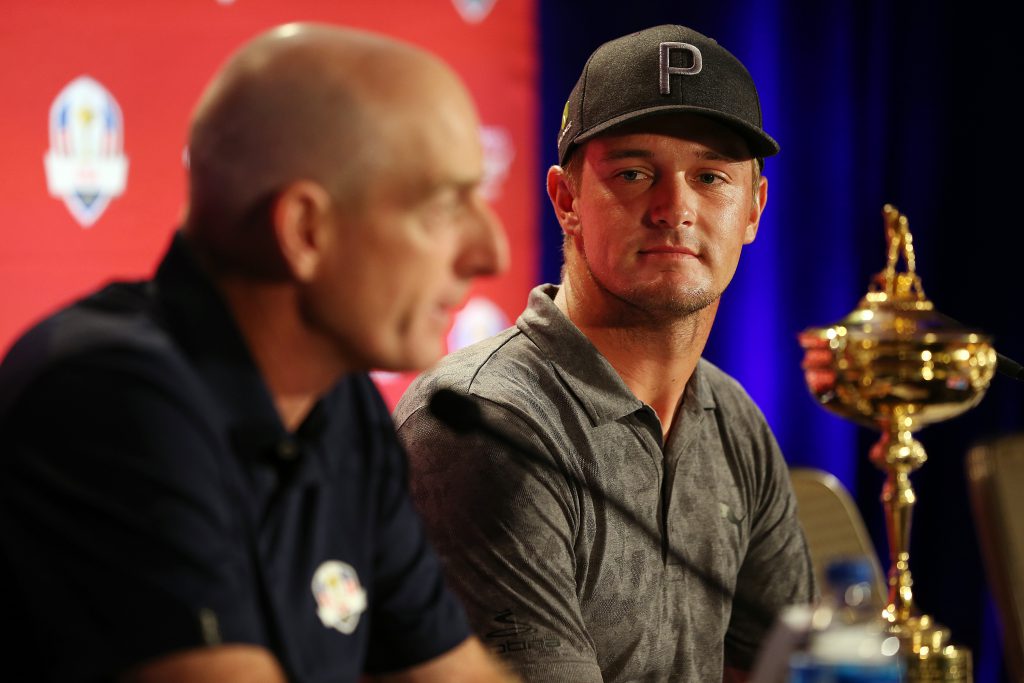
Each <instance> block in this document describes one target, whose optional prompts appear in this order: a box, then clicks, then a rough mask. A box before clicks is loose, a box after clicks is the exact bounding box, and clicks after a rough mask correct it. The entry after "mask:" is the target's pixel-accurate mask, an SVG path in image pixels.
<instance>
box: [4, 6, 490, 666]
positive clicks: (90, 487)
mask: <svg viewBox="0 0 1024 683" xmlns="http://www.w3.org/2000/svg"><path fill="white" fill-rule="evenodd" d="M189 153H190V197H189V200H190V201H189V208H188V212H187V216H186V219H185V221H184V225H183V227H182V229H181V230H179V231H178V232H177V233H176V234H175V236H174V238H173V240H172V243H171V245H170V248H169V249H168V251H167V253H166V255H165V256H164V258H163V261H162V262H161V264H160V266H159V268H158V270H157V272H156V274H155V277H154V278H153V279H152V280H150V281H146V282H136V283H116V284H113V285H111V286H108V287H106V288H104V289H103V290H101V291H99V292H97V293H95V294H93V295H92V296H89V297H87V298H85V299H83V300H81V301H79V302H77V303H75V304H73V305H72V306H70V307H68V308H66V309H64V310H62V311H60V312H58V313H57V314H56V315H54V316H52V317H50V318H49V319H47V320H45V321H44V322H42V323H41V324H39V325H38V326H36V327H35V328H34V329H32V330H31V331H29V332H28V333H27V334H26V335H25V336H24V337H23V338H22V339H21V340H19V341H18V342H17V343H16V345H15V346H14V347H13V349H12V350H11V352H10V354H9V355H8V356H7V358H6V359H5V361H4V363H3V365H2V366H0V442H2V443H3V450H2V456H0V598H2V604H0V610H2V614H3V615H4V620H5V622H6V623H7V624H8V626H9V627H13V628H14V629H15V630H16V631H17V635H16V637H15V638H14V639H13V640H12V639H8V640H6V641H5V642H4V645H5V648H4V649H6V650H7V652H5V653H4V654H3V658H2V665H0V666H3V667H4V673H3V674H2V677H3V678H4V679H5V680H6V679H10V680H32V681H46V680H53V681H94V680H122V681H142V682H150V681H186V680H187V681H217V682H219V683H221V682H224V681H241V680H244V681H284V680H292V681H310V682H312V681H355V680H358V679H359V677H360V676H361V675H362V673H363V672H367V673H369V674H372V675H375V676H379V677H380V679H381V680H388V681H459V680H470V679H471V680H497V679H499V678H502V677H503V674H502V673H501V672H500V671H498V670H497V668H496V667H495V665H494V664H493V663H492V661H491V660H490V658H489V656H488V655H487V654H486V653H485V652H484V650H483V648H482V647H481V646H480V644H479V643H478V641H476V640H475V639H473V638H471V637H469V631H468V628H467V626H466V622H465V617H464V615H463V613H462V610H461V607H460V606H459V605H458V604H457V603H456V601H455V600H454V599H453V598H452V596H451V595H450V594H449V592H448V591H447V589H446V588H445V586H444V584H443V581H442V578H441V574H440V570H439V567H438V563H437V560H436V559H435V557H434V555H433V554H432V552H431V550H430V548H429V547H428V545H427V543H426V541H425V540H424V536H423V532H422V529H421V526H420V523H419V520H418V518H417V517H416V515H415V513H414V511H413V509H412V507H411V505H410V503H409V500H408V498H407V494H406V478H405V476H406V475H405V472H406V463H405V459H404V454H403V453H402V451H401V449H400V447H399V446H398V445H397V441H396V439H395V436H394V431H393V428H392V425H391V421H390V417H389V415H388V412H387V410H386V408H385V406H384V404H383V402H382V401H381V399H380V396H379V394H378V393H377V391H376V390H375V389H374V387H373V385H372V384H371V382H370V380H369V378H368V377H367V375H366V371H367V370H368V369H369V368H383V369H389V370H406V369H417V368H423V367H425V366H427V365H428V364H430V363H432V362H433V361H435V360H436V359H437V358H438V357H439V356H440V355H441V354H442V351H443V348H444V347H443V333H444V330H445V328H446V326H447V324H448V322H449V318H450V316H451V314H452V311H453V310H454V308H455V307H456V306H458V305H459V304H460V303H461V301H462V300H463V298H464V296H465V295H466V293H467V289H468V287H469V286H470V283H471V281H472V279H473V278H474V277H476V276H479V275H488V274H493V273H496V272H499V271H501V270H502V269H503V268H504V266H505V263H506V261H507V246H506V243H505V241H504V236H503V233H502V232H501V228H500V226H499V224H498V222H497V220H496V219H495V217H494V215H493V214H492V212H491V211H490V209H489V208H488V207H487V205H486V204H485V203H484V201H483V200H482V198H481V196H480V193H479V191H478V186H479V183H480V180H481V176H482V158H481V148H480V143H479V138H478V121H477V118H476V114H475V111H474V108H473V105H472V103H471V100H470V98H469V96H468V94H467V93H466V91H465V89H464V88H463V86H462V85H461V84H460V82H459V80H458V78H457V77H456V76H455V75H454V74H453V73H452V72H451V71H450V70H449V69H448V68H447V67H446V66H444V65H443V64H442V63H441V62H439V61H438V60H437V59H436V58H434V57H431V56H429V55H427V54H425V53H424V52H422V51H420V50H418V49H415V48H412V47H410V46H407V45H404V44H400V43H397V42H395V41H392V40H389V39H385V38H382V37H378V36H372V35H369V34H363V33H357V32H353V31H347V30H342V29H337V28H330V27H325V26H318V25H287V26H283V27H280V28H277V29H275V30H273V31H270V32H269V33H266V34H264V35H261V36H259V37H257V38H256V39H254V40H253V41H251V42H250V43H248V44H247V45H245V46H244V47H243V48H242V49H241V50H240V51H239V52H238V53H236V54H235V55H234V56H233V57H232V58H231V59H230V60H229V61H228V63H227V64H226V65H225V66H224V68H223V69H222V70H221V71H220V73H219V74H218V75H217V76H216V77H215V78H214V80H213V82H212V83H211V84H210V86H209V87H208V89H207V90H206V92H205V94H204V95H203V97H202V99H201V100H200V103H199V105H198V107H197V108H196V112H195V116H194V120H193V124H192V129H191V138H190V144H189ZM8 630H10V629H8Z"/></svg>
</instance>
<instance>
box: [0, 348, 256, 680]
mask: <svg viewBox="0 0 1024 683" xmlns="http://www.w3.org/2000/svg"><path fill="white" fill-rule="evenodd" d="M153 364H154V363H153V359H150V358H147V357H142V356H141V355H139V356H132V355H129V354H124V353H118V354H116V355H109V356H108V355H103V354H99V353H97V354H94V355H93V356H92V357H90V358H88V359H82V360H81V361H78V360H76V361H74V362H65V364H64V365H62V366H61V367H59V368H55V369H51V370H50V371H48V372H47V374H46V375H44V376H42V377H40V378H39V379H38V380H37V381H36V382H35V383H34V384H33V385H32V386H31V387H29V388H27V389H26V391H25V392H24V394H22V395H21V396H19V398H18V401H17V403H16V404H15V405H14V406H13V407H12V408H11V410H10V412H8V413H6V414H5V415H3V417H2V418H0V432H2V438H3V442H4V452H3V457H2V459H0V554H2V556H3V559H4V565H5V567H4V572H5V576H6V580H5V582H4V583H5V585H3V586H0V590H3V591H12V590H17V591H19V592H20V594H21V595H22V596H28V597H25V598H24V599H21V600H17V599H15V600H13V601H12V602H13V604H16V605H19V607H18V611H17V612H16V613H15V614H10V615H8V616H9V618H11V619H15V620H17V623H18V627H19V628H18V631H19V633H20V636H19V637H20V638H21V639H22V640H23V641H24V642H23V644H24V646H25V651H24V652H17V653H13V654H14V656H15V657H16V658H17V659H19V660H20V661H21V662H23V663H24V665H25V666H27V667H31V668H32V669H34V673H35V675H36V676H37V680H62V681H76V680H94V679H107V678H111V677H113V676H116V675H118V674H119V673H120V672H123V671H126V670H129V669H131V668H132V667H136V666H139V665H140V664H141V663H148V662H158V661H159V660H160V659H161V658H163V657H166V656H169V655H170V653H175V652H188V651H190V650H196V653H195V654H196V657H197V659H193V658H187V660H185V664H186V665H188V664H191V663H192V662H193V661H200V662H206V661H208V660H207V658H208V657H214V658H216V661H218V662H229V663H231V664H232V665H235V664H238V665H239V666H241V665H242V664H240V662H243V663H244V662H246V661H255V660H248V659H247V658H245V657H244V656H243V657H240V658H236V657H235V656H234V655H235V654H237V653H232V652H227V651H225V652H227V654H228V655H229V657H228V659H225V660H221V659H220V656H221V654H222V653H221V652H220V644H221V643H227V642H234V643H252V644H254V645H257V644H259V643H261V642H262V635H261V623H260V617H259V610H258V606H257V605H256V604H255V598H254V595H253V593H252V591H251V590H250V586H251V583H250V576H249V571H248V558H247V555H246V552H245V549H244V548H242V547H240V546H239V538H240V537H241V535H242V534H241V532H240V530H239V529H238V527H237V523H236V520H235V518H234V516H233V515H232V514H230V512H229V510H228V507H227V506H228V505H229V504H228V503H227V502H225V501H224V495H225V494H224V483H225V472H224V471H223V469H222V467H221V466H220V464H219V462H218V457H217V455H216V446H215V445H214V444H213V442H212V441H211V439H212V436H211V435H210V433H209V432H207V431H204V429H203V427H202V420H201V419H200V418H199V417H198V416H196V415H195V407H194V405H190V404H189V402H187V401H184V398H185V397H183V396H179V395H176V394H175V393H174V392H173V391H170V390H165V388H162V383H161V381H160V375H159V372H157V371H153V372H149V371H143V372H136V369H139V368H141V367H143V366H145V367H146V368H152V366H153ZM191 403H192V404H194V403H195V402H194V401H192V402H191ZM199 666H201V665H199ZM138 671H139V672H142V671H144V670H143V669H139V670H138ZM228 680H230V679H228ZM270 680H273V679H270Z"/></svg>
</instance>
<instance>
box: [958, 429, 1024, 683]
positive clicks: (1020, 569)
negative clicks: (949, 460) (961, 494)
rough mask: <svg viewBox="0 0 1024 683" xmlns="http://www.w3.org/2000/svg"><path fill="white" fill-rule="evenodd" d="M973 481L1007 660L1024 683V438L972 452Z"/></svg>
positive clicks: (993, 441) (969, 464)
mask: <svg viewBox="0 0 1024 683" xmlns="http://www.w3.org/2000/svg"><path fill="white" fill-rule="evenodd" d="M967 479H968V481H969V482H970V484H969V487H970V496H971V508H972V511H973V514H974V523H975V526H976V528H977V530H978V540H979V541H980V543H981V552H982V557H983V559H984V563H985V571H986V573H987V574H988V580H989V584H990V585H991V587H992V595H993V597H994V598H995V601H996V607H997V609H998V611H999V619H1000V621H1001V622H1002V626H1003V653H1004V657H1005V659H1006V664H1007V667H1008V669H1009V673H1010V675H1011V678H1012V680H1015V681H1024V434H1014V435H1011V436H1004V437H999V438H996V439H990V440H988V441H985V442H982V443H979V444H977V445H975V446H974V447H973V448H971V450H970V452H969V453H968V455H967Z"/></svg>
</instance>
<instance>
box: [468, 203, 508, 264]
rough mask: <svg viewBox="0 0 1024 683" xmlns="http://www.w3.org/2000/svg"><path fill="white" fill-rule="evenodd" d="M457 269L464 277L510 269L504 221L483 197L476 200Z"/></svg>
mask: <svg viewBox="0 0 1024 683" xmlns="http://www.w3.org/2000/svg"><path fill="white" fill-rule="evenodd" d="M467 223H468V225H467V226H466V236H465V241H464V245H463V249H462V253H461V254H460V256H459V259H458V261H457V262H456V271H457V273H458V274H459V275H460V276H462V277H477V276H480V275H497V274H499V273H503V272H505V271H506V270H508V264H509V247H508V237H507V236H506V235H505V228H504V227H503V226H502V224H501V220H500V219H499V218H498V215H497V214H496V213H495V212H494V209H492V208H491V207H490V205H489V204H488V203H487V201H486V200H484V199H483V197H479V196H478V197H476V198H475V200H474V202H473V216H472V217H471V218H470V219H469V220H468V221H467Z"/></svg>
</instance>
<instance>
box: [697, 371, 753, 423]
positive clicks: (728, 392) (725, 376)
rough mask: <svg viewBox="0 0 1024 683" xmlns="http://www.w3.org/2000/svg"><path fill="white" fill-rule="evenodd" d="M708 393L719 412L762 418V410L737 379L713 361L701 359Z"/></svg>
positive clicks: (702, 374) (703, 377)
mask: <svg viewBox="0 0 1024 683" xmlns="http://www.w3.org/2000/svg"><path fill="white" fill-rule="evenodd" d="M698 367H699V368H700V373H701V378H702V380H703V382H704V386H705V389H706V391H708V392H709V393H710V395H711V396H712V397H713V398H714V401H715V405H716V406H717V407H718V408H719V410H724V411H726V412H735V411H736V410H741V411H743V412H747V413H750V414H751V415H755V416H758V417H760V416H761V410H760V408H758V407H757V404H756V403H755V402H754V399H753V398H751V396H750V394H749V393H747V390H746V388H745V387H744V386H743V385H742V384H741V383H740V382H739V380H737V379H736V378H735V377H733V376H732V375H730V374H729V373H727V372H726V371H724V370H722V369H721V368H720V367H718V366H717V365H715V364H714V363H712V362H711V361H709V360H707V359H705V358H701V359H700V361H699V366H698Z"/></svg>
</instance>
